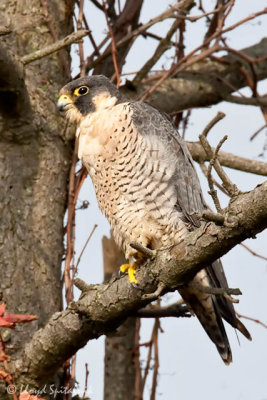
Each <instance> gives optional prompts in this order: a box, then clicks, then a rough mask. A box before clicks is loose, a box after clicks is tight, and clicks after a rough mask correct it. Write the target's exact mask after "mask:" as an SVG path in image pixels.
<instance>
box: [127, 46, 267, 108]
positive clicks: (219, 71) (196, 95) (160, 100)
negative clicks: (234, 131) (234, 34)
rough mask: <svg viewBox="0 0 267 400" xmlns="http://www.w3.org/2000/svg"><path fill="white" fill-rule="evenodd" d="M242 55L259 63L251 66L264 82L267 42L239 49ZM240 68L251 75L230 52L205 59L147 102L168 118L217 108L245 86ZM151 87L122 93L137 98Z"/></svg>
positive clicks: (149, 84) (146, 85) (168, 82)
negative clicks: (231, 94) (225, 98)
mask: <svg viewBox="0 0 267 400" xmlns="http://www.w3.org/2000/svg"><path fill="white" fill-rule="evenodd" d="M241 52H242V53H244V54H246V55H248V56H249V57H251V58H252V59H255V60H259V61H257V62H255V64H254V67H255V72H256V74H257V78H258V80H262V79H265V78H267V59H266V58H264V56H266V54H267V38H264V39H262V40H261V41H260V42H259V43H258V44H255V45H254V46H251V47H248V48H245V49H242V50H241ZM261 57H263V58H261ZM241 66H243V67H244V68H245V70H248V71H250V69H249V66H248V63H247V62H246V61H245V60H242V59H241V58H240V57H238V56H237V55H236V54H233V53H230V52H229V53H228V55H226V56H224V57H221V58H217V59H216V60H210V59H206V60H202V61H200V62H196V63H194V65H193V66H191V67H189V68H188V69H187V70H186V71H184V72H181V73H179V74H178V75H176V76H175V77H173V78H169V79H166V81H164V82H163V83H162V84H161V85H160V86H159V87H158V88H157V89H156V90H155V91H154V92H153V94H152V95H151V96H150V97H149V99H148V102H149V103H150V104H151V105H152V106H153V107H156V108H158V109H161V110H163V111H165V112H167V113H169V114H170V113H172V112H175V111H181V110H184V109H188V108H194V107H204V106H205V107H206V106H209V105H212V104H217V103H219V102H220V101H222V100H224V97H225V96H226V95H227V94H230V93H232V92H234V91H236V90H238V89H240V88H243V87H245V86H247V81H246V79H245V77H244V76H243V75H242V74H241V73H240V67H241ZM222 77H223V78H222ZM153 84H154V81H153V80H150V79H149V80H147V81H146V82H144V83H141V84H139V85H138V86H137V87H136V89H135V90H133V87H132V86H131V85H128V86H127V84H126V86H125V87H123V88H122V90H123V91H124V92H125V93H126V94H127V96H128V97H129V96H130V97H134V98H136V97H140V96H141V95H142V93H144V92H145V91H147V90H148V89H149V88H151V87H152V86H153Z"/></svg>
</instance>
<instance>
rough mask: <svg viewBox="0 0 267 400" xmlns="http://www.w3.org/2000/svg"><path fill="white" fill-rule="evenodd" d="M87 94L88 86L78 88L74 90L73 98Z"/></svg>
mask: <svg viewBox="0 0 267 400" xmlns="http://www.w3.org/2000/svg"><path fill="white" fill-rule="evenodd" d="M87 93H89V87H88V86H80V87H78V88H77V89H75V90H74V94H75V96H84V95H85V94H87Z"/></svg>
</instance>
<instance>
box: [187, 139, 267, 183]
mask: <svg viewBox="0 0 267 400" xmlns="http://www.w3.org/2000/svg"><path fill="white" fill-rule="evenodd" d="M186 144H187V147H188V149H189V151H190V153H191V156H192V158H193V160H194V161H196V162H198V163H202V162H204V161H209V160H210V158H209V157H208V156H207V154H206V152H205V151H204V150H203V147H202V146H201V144H200V143H199V142H186ZM214 151H215V148H214V147H212V152H213V153H214ZM218 160H219V161H220V164H221V165H222V166H224V167H228V168H232V169H237V170H239V171H244V172H250V173H251V174H256V175H262V176H267V163H266V162H264V161H259V160H251V159H249V158H245V157H239V156H236V155H235V154H232V153H226V152H224V151H219V153H218Z"/></svg>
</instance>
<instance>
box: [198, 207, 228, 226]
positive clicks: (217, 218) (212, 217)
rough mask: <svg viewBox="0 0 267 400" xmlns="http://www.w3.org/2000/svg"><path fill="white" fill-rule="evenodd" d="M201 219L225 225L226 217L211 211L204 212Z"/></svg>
mask: <svg viewBox="0 0 267 400" xmlns="http://www.w3.org/2000/svg"><path fill="white" fill-rule="evenodd" d="M201 218H203V219H205V220H206V221H213V222H215V223H216V224H217V225H223V223H224V216H223V215H222V214H215V213H214V212H212V211H209V210H205V211H203V213H202V215H201Z"/></svg>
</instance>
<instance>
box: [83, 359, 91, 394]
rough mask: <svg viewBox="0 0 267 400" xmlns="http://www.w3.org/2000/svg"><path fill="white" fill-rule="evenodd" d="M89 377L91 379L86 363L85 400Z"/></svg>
mask: <svg viewBox="0 0 267 400" xmlns="http://www.w3.org/2000/svg"><path fill="white" fill-rule="evenodd" d="M88 377H89V369H88V364H87V363H85V382H84V392H83V397H82V398H83V399H85V396H86V392H87V388H88Z"/></svg>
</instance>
